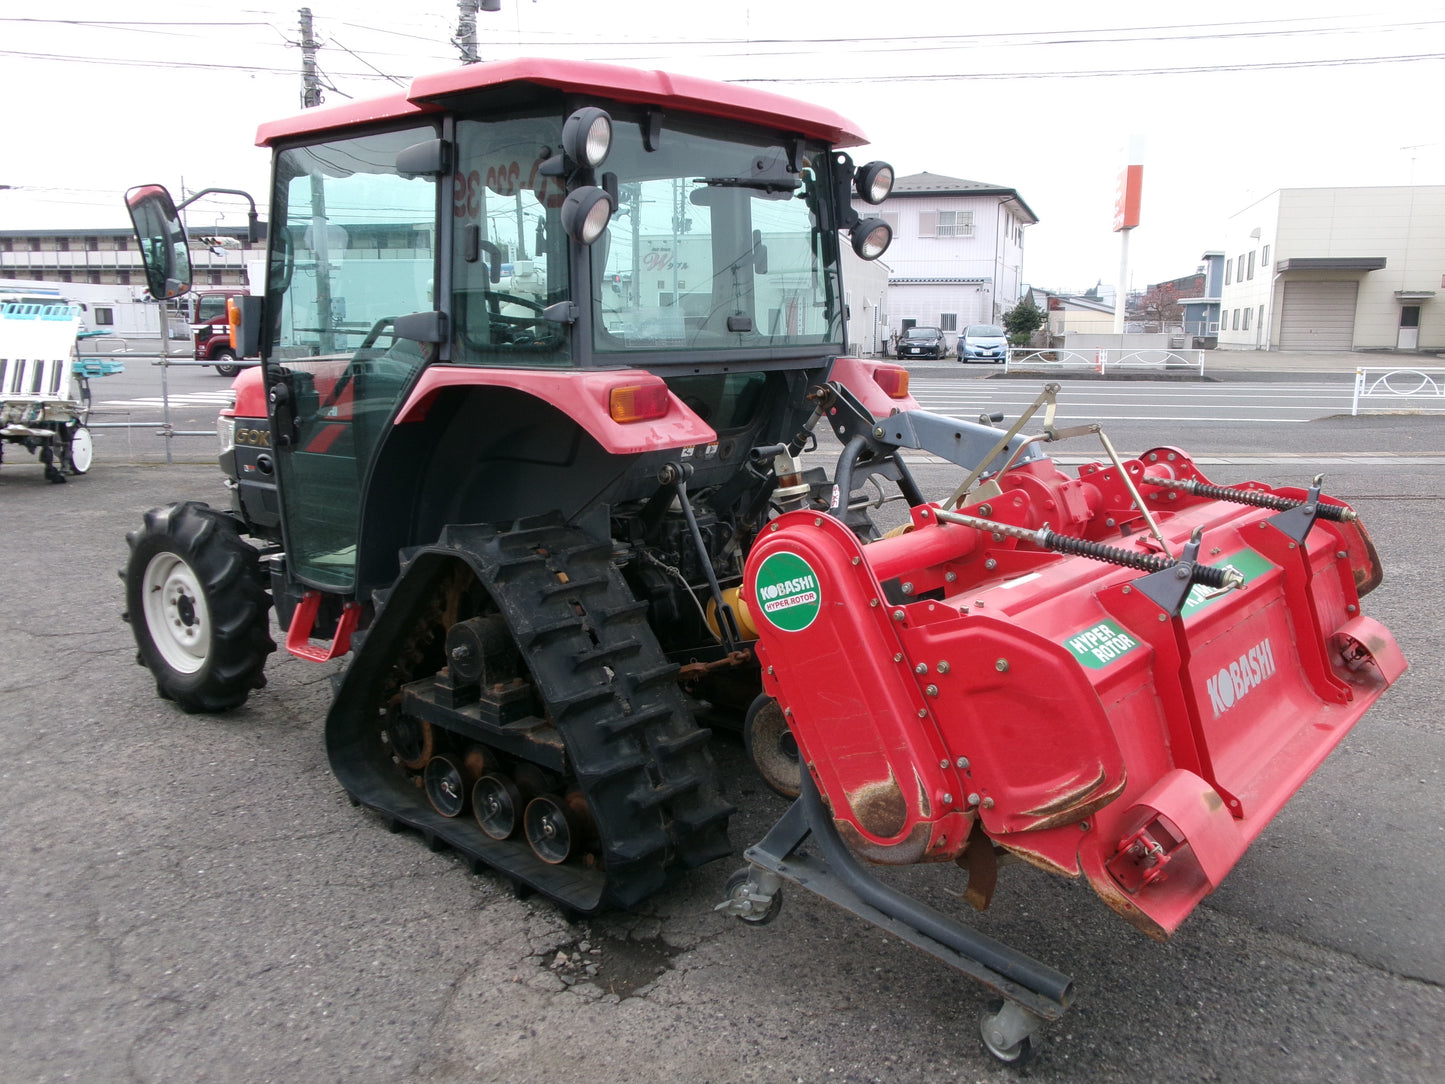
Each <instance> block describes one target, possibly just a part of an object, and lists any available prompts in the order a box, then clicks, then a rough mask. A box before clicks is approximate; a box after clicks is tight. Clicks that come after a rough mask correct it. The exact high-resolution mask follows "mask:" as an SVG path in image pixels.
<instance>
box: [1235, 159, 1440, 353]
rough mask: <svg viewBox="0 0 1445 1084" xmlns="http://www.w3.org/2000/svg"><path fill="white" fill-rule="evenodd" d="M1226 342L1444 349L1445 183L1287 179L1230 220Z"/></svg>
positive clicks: (1261, 346) (1265, 346) (1253, 346)
mask: <svg viewBox="0 0 1445 1084" xmlns="http://www.w3.org/2000/svg"><path fill="white" fill-rule="evenodd" d="M1225 236H1226V243H1225V250H1224V257H1225V259H1224V273H1225V274H1224V284H1223V288H1222V291H1221V294H1220V318H1219V347H1220V349H1223V350H1304V351H1316V350H1401V351H1410V352H1413V351H1417V350H1418V351H1427V352H1431V353H1433V352H1436V351H1440V350H1445V185H1430V186H1424V185H1416V186H1410V187H1404V186H1400V187H1381V188H1282V189H1279V190H1278V191H1275V192H1271V193H1270V194H1269V195H1268V196H1265V197H1264V198H1263V199H1261V200H1258V201H1257V202H1255V203H1253V204H1251V205H1250V206H1248V207H1246V208H1245V209H1244V210H1242V211H1240V212H1239V213H1238V214H1236V215H1234V216H1233V217H1232V218H1231V219H1230V220H1229V222H1228V224H1227V226H1226V230H1225Z"/></svg>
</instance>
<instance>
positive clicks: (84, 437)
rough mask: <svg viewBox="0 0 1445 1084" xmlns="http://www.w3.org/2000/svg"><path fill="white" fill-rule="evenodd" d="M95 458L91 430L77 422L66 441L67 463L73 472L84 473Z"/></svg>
mask: <svg viewBox="0 0 1445 1084" xmlns="http://www.w3.org/2000/svg"><path fill="white" fill-rule="evenodd" d="M94 460H95V444H94V442H93V441H92V440H91V439H90V430H89V429H88V428H87V427H86V426H85V425H84V424H82V423H80V422H76V424H75V426H74V428H72V429H71V430H70V434H69V437H68V438H67V439H66V441H65V463H66V466H68V467H69V468H70V473H71V474H84V473H85V472H86V471H88V470H90V464H91V463H92V462H93V461H94Z"/></svg>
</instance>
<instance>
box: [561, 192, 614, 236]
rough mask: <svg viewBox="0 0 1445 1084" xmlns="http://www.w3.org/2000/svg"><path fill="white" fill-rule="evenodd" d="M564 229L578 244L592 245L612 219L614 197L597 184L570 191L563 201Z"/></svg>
mask: <svg viewBox="0 0 1445 1084" xmlns="http://www.w3.org/2000/svg"><path fill="white" fill-rule="evenodd" d="M561 217H562V229H563V230H564V231H565V232H566V234H567V236H568V237H570V238H572V240H574V241H576V242H577V243H578V244H582V245H590V244H591V243H592V242H593V241H595V240H597V238H599V237H601V236H602V231H603V230H605V229H607V223H609V222H611V221H612V197H611V196H609V195H608V194H607V192H606V191H605V190H604V189H601V188H598V187H597V186H596V185H592V184H589V185H585V186H583V187H582V188H579V189H577V190H576V191H575V192H569V193H568V194H567V198H566V199H565V200H563V202H562V212H561Z"/></svg>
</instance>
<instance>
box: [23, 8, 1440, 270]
mask: <svg viewBox="0 0 1445 1084" xmlns="http://www.w3.org/2000/svg"><path fill="white" fill-rule="evenodd" d="M502 3H503V10H502V11H501V12H499V13H495V14H493V13H486V12H483V13H481V14H480V15H479V16H478V26H479V36H480V38H481V42H482V46H481V49H482V55H483V58H484V59H496V58H502V57H508V56H558V57H570V58H586V59H594V60H607V61H615V62H618V63H625V64H630V65H635V66H638V67H647V68H662V69H664V70H669V69H670V70H675V71H682V72H687V73H689V74H694V75H702V76H707V77H710V78H715V79H723V80H729V81H736V82H745V83H748V84H751V85H755V86H760V87H766V88H767V89H770V90H774V91H778V92H781V93H785V94H791V95H793V96H795V97H800V98H806V99H810V100H815V101H818V102H822V103H824V104H827V105H829V106H831V107H832V108H834V109H836V110H838V111H839V112H841V113H842V114H844V115H845V116H847V117H849V118H851V119H852V120H854V121H855V122H856V123H858V124H859V125H860V126H861V127H862V129H863V131H864V132H865V133H866V134H867V135H868V137H869V138H870V140H871V141H872V143H871V145H870V146H869V147H868V148H866V149H865V150H863V151H859V152H854V154H855V157H856V158H858V160H859V161H865V160H868V159H870V158H882V159H884V160H887V161H889V162H891V163H892V164H893V166H894V167H895V169H896V170H897V171H898V173H899V175H906V174H910V173H919V172H924V171H927V172H931V173H937V174H943V175H947V176H953V177H963V178H967V179H969V180H975V181H985V182H988V183H990V184H997V185H1002V186H1005V187H1011V188H1015V189H1017V190H1018V192H1019V194H1020V195H1021V196H1022V197H1023V198H1024V200H1025V201H1026V202H1027V203H1028V204H1029V206H1030V207H1032V208H1033V210H1034V213H1035V214H1036V215H1038V217H1039V219H1040V223H1039V225H1038V226H1035V227H1033V228H1032V229H1031V230H1030V231H1029V233H1028V235H1027V243H1026V249H1025V257H1024V278H1025V280H1026V281H1028V282H1030V283H1033V284H1035V285H1038V286H1043V287H1049V288H1054V289H1064V290H1083V289H1085V288H1087V287H1089V286H1091V285H1093V284H1094V282H1095V281H1096V280H1100V279H1102V280H1103V281H1104V282H1105V283H1112V282H1113V281H1114V280H1115V279H1116V278H1117V277H1118V265H1119V254H1118V238H1117V235H1115V234H1113V233H1112V232H1111V230H1110V227H1111V224H1112V217H1113V193H1114V182H1115V177H1116V175H1117V173H1118V170H1119V168H1120V166H1121V165H1122V163H1123V159H1124V156H1125V151H1124V148H1125V147H1126V145H1127V144H1128V141H1129V137H1130V136H1131V135H1135V134H1142V135H1143V136H1144V137H1145V156H1144V162H1145V170H1144V201H1143V213H1142V220H1141V224H1140V226H1139V228H1138V229H1137V230H1135V231H1134V234H1133V237H1132V240H1131V242H1130V250H1131V266H1132V272H1131V280H1132V285H1133V286H1134V287H1135V288H1142V287H1143V286H1145V285H1147V284H1149V283H1152V282H1158V281H1163V280H1166V279H1171V278H1176V277H1178V276H1180V275H1186V274H1189V273H1191V272H1193V271H1194V270H1195V268H1196V267H1197V265H1198V263H1199V258H1200V255H1201V254H1202V253H1203V252H1204V251H1206V250H1207V249H1216V248H1219V247H1221V245H1222V244H1223V240H1224V223H1225V220H1226V219H1227V218H1228V217H1229V216H1230V215H1231V214H1233V213H1234V212H1236V211H1238V210H1241V209H1242V208H1244V207H1245V206H1246V205H1247V204H1249V203H1251V202H1253V201H1254V200H1255V199H1257V198H1259V197H1260V196H1263V195H1265V194H1267V193H1269V192H1272V191H1274V190H1275V189H1277V188H1288V187H1312V186H1335V185H1403V184H1411V183H1413V184H1445V130H1442V126H1441V124H1440V120H1439V118H1440V116H1441V96H1442V88H1445V3H1438V2H1437V3H1423V4H1401V5H1394V6H1392V5H1387V4H1385V5H1382V4H1380V3H1373V4H1370V3H1366V2H1365V0H1353V2H1336V0H1316V2H1312V3H1309V4H1301V3H1299V2H1297V0H1288V2H1282V0H1222V2H1215V3H1212V4H1191V5H1162V4H1158V3H1136V2H1131V0H1125V2H1121V3H1115V4H1112V5H1100V6H1099V7H1098V8H1097V9H1094V10H1091V9H1088V8H1086V7H1085V6H1084V5H1078V4H1076V3H1057V2H1054V0H1035V2H1032V3H1030V4H1027V5H992V4H980V3H973V2H968V0H965V2H962V3H960V2H957V0H954V2H951V3H921V2H918V0H893V2H891V3H877V2H874V3H862V2H858V0H823V2H821V3H800V4H788V5H784V4H778V3H776V2H765V0H732V2H730V3H722V4H706V5H690V4H684V3H679V2H677V0H608V2H606V3H602V2H598V0H502ZM299 6H300V5H297V6H295V7H282V6H275V5H265V4H255V3H250V4H248V3H247V0H232V2H229V3H222V2H220V0H185V2H184V3H181V2H174V0H153V2H151V3H149V4H145V5H141V4H119V3H116V2H114V0H103V2H99V0H69V2H68V3H66V4H64V5H57V6H56V7H55V8H53V9H47V8H46V7H45V6H43V5H35V4H24V5H22V4H20V3H18V2H16V0H0V100H3V101H4V102H5V103H6V108H5V114H4V116H5V124H4V132H5V137H6V138H5V144H4V152H3V154H0V185H8V186H10V187H9V188H8V189H0V228H6V229H15V228H35V227H55V228H66V227H86V226H92V227H93V226H123V225H125V224H126V220H125V217H124V212H123V210H122V207H121V193H122V192H123V191H124V189H125V188H127V187H129V186H130V185H132V184H137V183H143V182H157V181H158V182H160V183H163V184H166V185H168V186H169V187H170V188H171V190H172V191H173V192H176V193H179V191H180V189H181V187H182V185H184V186H185V188H186V189H187V190H188V191H189V190H194V189H198V188H202V187H207V186H216V187H226V188H246V189H249V190H250V191H251V192H253V193H254V194H255V195H256V197H257V198H258V200H263V201H264V193H265V188H266V183H267V156H266V154H265V152H263V151H261V150H259V149H257V148H255V147H254V146H253V145H252V143H253V139H254V135H255V130H256V126H257V124H258V123H260V122H261V121H264V120H267V119H271V118H274V117H277V116H282V115H286V114H289V113H294V112H297V111H299V109H300V88H301V79H300V74H299V72H300V63H301V54H300V50H299V49H298V48H297V42H298V40H299V33H298V9H299ZM310 7H311V10H312V13H313V18H314V23H315V32H316V36H317V38H318V40H320V41H321V43H322V49H321V51H320V54H319V65H320V68H321V71H322V72H323V73H324V77H325V80H326V83H327V84H328V86H329V88H330V89H328V90H326V91H325V98H326V104H337V103H340V102H343V101H345V100H346V98H347V97H351V98H365V97H372V96H376V95H378V94H383V93H387V92H388V91H393V90H395V89H397V87H398V84H402V83H404V82H405V80H406V79H407V78H408V77H410V76H412V75H415V74H417V73H419V72H423V71H434V70H438V69H442V68H447V67H451V66H453V65H455V64H456V63H458V59H459V56H458V52H457V50H456V48H455V47H454V46H452V45H451V44H450V39H451V37H452V36H453V35H454V33H455V29H456V18H457V5H456V4H455V3H454V2H449V0H419V2H412V3H405V4H404V3H398V2H396V0H387V2H378V0H312V2H311V4H310ZM1394 8H1398V10H1394ZM197 207H198V208H200V207H202V205H197ZM208 215H212V216H218V217H220V220H221V221H223V222H225V223H227V224H235V225H239V224H242V223H243V222H244V217H243V215H242V214H241V213H240V207H239V206H238V205H237V204H236V203H235V202H234V201H231V202H229V203H217V204H213V205H209V206H208V208H207V209H204V210H197V211H196V212H194V213H193V216H192V219H191V221H192V226H193V228H195V226H196V225H198V224H199V223H201V222H204V221H205V220H206V218H207V216H208ZM221 216H223V217H221Z"/></svg>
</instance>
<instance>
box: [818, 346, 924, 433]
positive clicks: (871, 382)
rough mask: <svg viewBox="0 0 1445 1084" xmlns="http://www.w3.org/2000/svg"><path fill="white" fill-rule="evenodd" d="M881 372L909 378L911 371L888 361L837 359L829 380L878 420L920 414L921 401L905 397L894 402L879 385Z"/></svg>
mask: <svg viewBox="0 0 1445 1084" xmlns="http://www.w3.org/2000/svg"><path fill="white" fill-rule="evenodd" d="M880 370H898V371H900V372H902V373H903V375H904V377H907V375H908V370H907V369H905V368H904V367H903V366H902V365H898V364H895V363H891V362H886V361H865V360H864V359H862V358H835V359H834V361H833V368H832V369H831V370H829V372H828V380H829V381H830V382H831V383H834V384H841V385H842V386H843V387H845V388H847V389H848V390H849V391H850V392H852V394H853V397H854V398H855V399H857V400H858V402H860V403H862V404H863V406H864V407H865V408H867V410H868V413H869V414H872V415H873V417H875V418H886V417H888V415H890V414H894V413H896V412H898V411H900V410H919V409H921V408H920V407H919V405H918V400H917V399H915V398H913V396H912V395H909V394H904V395H902V396H899V397H898V398H894V397H893V396H891V395H889V394H888V393H887V392H886V391H884V390H883V385H882V384H880V383H879V381H878V373H879V371H880Z"/></svg>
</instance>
